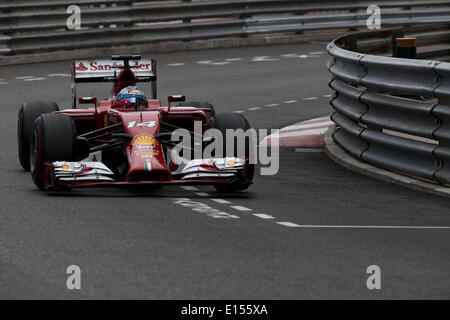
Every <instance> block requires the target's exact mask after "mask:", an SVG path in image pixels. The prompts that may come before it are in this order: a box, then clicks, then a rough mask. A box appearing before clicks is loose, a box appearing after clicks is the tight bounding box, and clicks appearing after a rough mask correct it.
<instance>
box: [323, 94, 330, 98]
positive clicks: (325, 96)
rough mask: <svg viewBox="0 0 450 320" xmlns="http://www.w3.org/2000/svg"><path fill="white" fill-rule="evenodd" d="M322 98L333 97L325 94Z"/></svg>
mask: <svg viewBox="0 0 450 320" xmlns="http://www.w3.org/2000/svg"><path fill="white" fill-rule="evenodd" d="M322 97H324V98H331V97H332V95H331V94H324V95H323V96H322Z"/></svg>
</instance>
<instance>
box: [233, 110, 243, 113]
mask: <svg viewBox="0 0 450 320" xmlns="http://www.w3.org/2000/svg"><path fill="white" fill-rule="evenodd" d="M233 112H234V113H244V112H245V111H243V110H236V111H233Z"/></svg>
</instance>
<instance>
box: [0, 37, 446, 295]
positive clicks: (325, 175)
mask: <svg viewBox="0 0 450 320" xmlns="http://www.w3.org/2000/svg"><path fill="white" fill-rule="evenodd" d="M311 52H312V53H313V54H311V55H308V53H311ZM318 52H325V44H323V43H311V44H298V45H278V46H268V47H250V48H238V49H220V50H206V51H196V52H180V53H171V54H158V55H153V56H152V57H154V58H156V59H158V62H159V70H158V72H159V93H160V98H161V99H162V100H165V98H163V97H166V96H167V95H168V94H171V93H174V94H176V93H183V94H186V95H187V96H188V98H189V99H192V100H206V101H210V102H211V103H213V104H214V105H215V106H216V109H217V111H218V112H227V111H245V113H244V114H245V116H246V117H247V118H248V119H249V121H250V123H251V124H252V125H253V126H254V127H255V128H281V127H283V126H285V125H289V124H292V123H295V122H299V121H302V120H308V119H311V118H314V117H319V116H325V115H327V114H328V113H329V106H328V101H327V98H326V97H324V95H327V94H330V90H329V88H328V86H327V82H328V78H329V75H328V73H327V71H326V61H327V60H328V57H327V56H326V54H325V53H323V54H320V53H318ZM286 54H288V55H289V54H304V55H307V57H305V56H298V57H295V56H292V55H291V56H284V55H286ZM146 56H149V55H146ZM262 56H270V57H271V59H274V60H271V61H260V60H267V58H264V59H261V58H256V59H255V57H262ZM226 59H231V60H228V61H227V60H226ZM208 60H211V61H212V62H205V61H208ZM255 60H256V61H255ZM199 62H200V63H199ZM224 62H228V63H224ZM60 73H66V74H67V73H70V62H58V63H45V64H34V65H20V66H10V67H2V68H0V78H1V80H0V83H1V84H0V93H1V94H0V97H1V102H0V103H1V116H0V130H1V137H2V138H1V140H0V141H1V145H0V150H2V151H1V153H0V170H1V180H0V181H1V183H0V203H1V207H0V208H1V210H0V298H38V299H39V298H69V299H80V298H87V299H90V298H150V299H301V298H313V299H315V298H326V299H335V298H351V299H356V298H368V299H372V298H373V299H379V298H449V297H450V279H449V274H450V255H449V253H448V252H449V251H448V247H449V244H450V230H449V229H438V228H436V227H445V226H450V212H449V200H448V199H444V198H440V197H436V196H432V195H429V194H425V193H421V192H417V191H412V190H409V189H406V188H404V187H400V186H396V185H391V184H388V183H385V182H381V181H378V180H374V179H372V178H368V177H366V176H362V175H360V174H357V173H354V172H351V171H348V170H346V169H344V168H341V167H340V166H338V165H336V164H335V163H333V162H332V161H331V160H329V159H328V158H327V156H326V155H325V154H324V153H323V152H313V153H308V152H295V150H294V149H292V148H288V149H282V150H281V154H280V158H281V163H280V171H279V173H278V174H277V175H275V176H257V177H256V178H255V184H254V186H252V187H251V188H250V189H249V190H248V191H246V192H241V193H238V194H219V193H216V192H215V190H214V189H213V188H212V187H207V186H202V187H199V191H191V190H184V189H181V188H180V187H176V186H174V187H165V188H163V189H161V190H156V191H155V190H128V189H90V190H76V191H75V190H72V191H70V192H52V193H44V192H40V191H38V190H37V189H36V188H35V187H34V185H33V183H32V180H31V177H30V174H29V173H25V172H23V171H22V170H21V168H20V166H19V164H18V160H17V145H16V117H17V111H18V108H19V106H20V104H21V103H22V102H24V101H32V100H42V99H44V100H54V101H56V102H58V104H60V105H63V106H64V105H65V106H69V105H70V94H71V91H70V78H69V77H66V76H63V75H59V76H58V75H55V74H60ZM18 77H19V78H18ZM23 77H27V78H23ZM39 78H45V79H39ZM30 79H34V80H30ZM26 80H27V81H26ZM98 92H100V94H99V95H100V97H101V96H102V94H103V93H104V96H106V93H107V91H106V89H105V88H104V87H102V88H100V86H92V87H88V88H87V89H86V94H89V95H90V94H96V93H98ZM305 98H307V99H306V100H304V99H305ZM293 101H295V102H293ZM286 102H288V103H286ZM275 104H277V105H275ZM266 105H270V106H268V107H266ZM255 108H256V109H255ZM258 108H260V109H258ZM250 109H251V110H250ZM186 199H189V200H186ZM213 199H216V200H213ZM217 199H220V200H217ZM223 200H225V201H223ZM226 202H229V203H226ZM183 204H184V205H183ZM233 207H235V208H233ZM193 208H194V209H195V208H197V209H198V208H202V210H198V211H194V210H193ZM246 209H250V210H246ZM217 211H221V212H226V213H228V214H229V215H230V216H237V217H238V218H228V219H227V218H214V217H213V216H211V214H210V213H211V212H212V213H214V212H217ZM342 226H346V227H344V228H342ZM361 226H365V228H361ZM398 226H403V227H412V228H401V227H398ZM416 227H434V228H425V229H423V228H422V229H421V228H416ZM69 265H78V266H80V267H81V270H82V289H81V290H80V291H69V290H67V288H66V278H67V275H66V268H67V267H68V266H69ZM370 265H378V266H379V267H380V268H381V286H382V288H381V290H368V289H367V287H366V280H367V278H368V276H369V275H368V274H367V273H366V269H367V267H368V266H370Z"/></svg>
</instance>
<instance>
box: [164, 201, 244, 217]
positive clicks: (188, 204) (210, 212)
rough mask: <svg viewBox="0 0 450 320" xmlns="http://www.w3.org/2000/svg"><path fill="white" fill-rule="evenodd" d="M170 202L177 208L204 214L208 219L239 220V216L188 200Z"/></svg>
mask: <svg viewBox="0 0 450 320" xmlns="http://www.w3.org/2000/svg"><path fill="white" fill-rule="evenodd" d="M172 200H173V201H174V203H175V204H177V205H179V206H182V207H185V208H190V209H191V210H192V211H195V212H199V213H204V214H206V215H207V216H208V217H212V218H218V219H239V216H237V215H233V214H229V213H226V212H223V211H220V210H218V209H215V208H212V207H210V206H208V205H207V204H205V203H202V202H197V201H192V200H191V199H189V198H177V199H172Z"/></svg>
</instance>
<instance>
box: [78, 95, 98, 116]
mask: <svg viewBox="0 0 450 320" xmlns="http://www.w3.org/2000/svg"><path fill="white" fill-rule="evenodd" d="M78 103H79V104H93V105H94V107H95V112H97V98H95V97H83V98H80V99H78Z"/></svg>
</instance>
